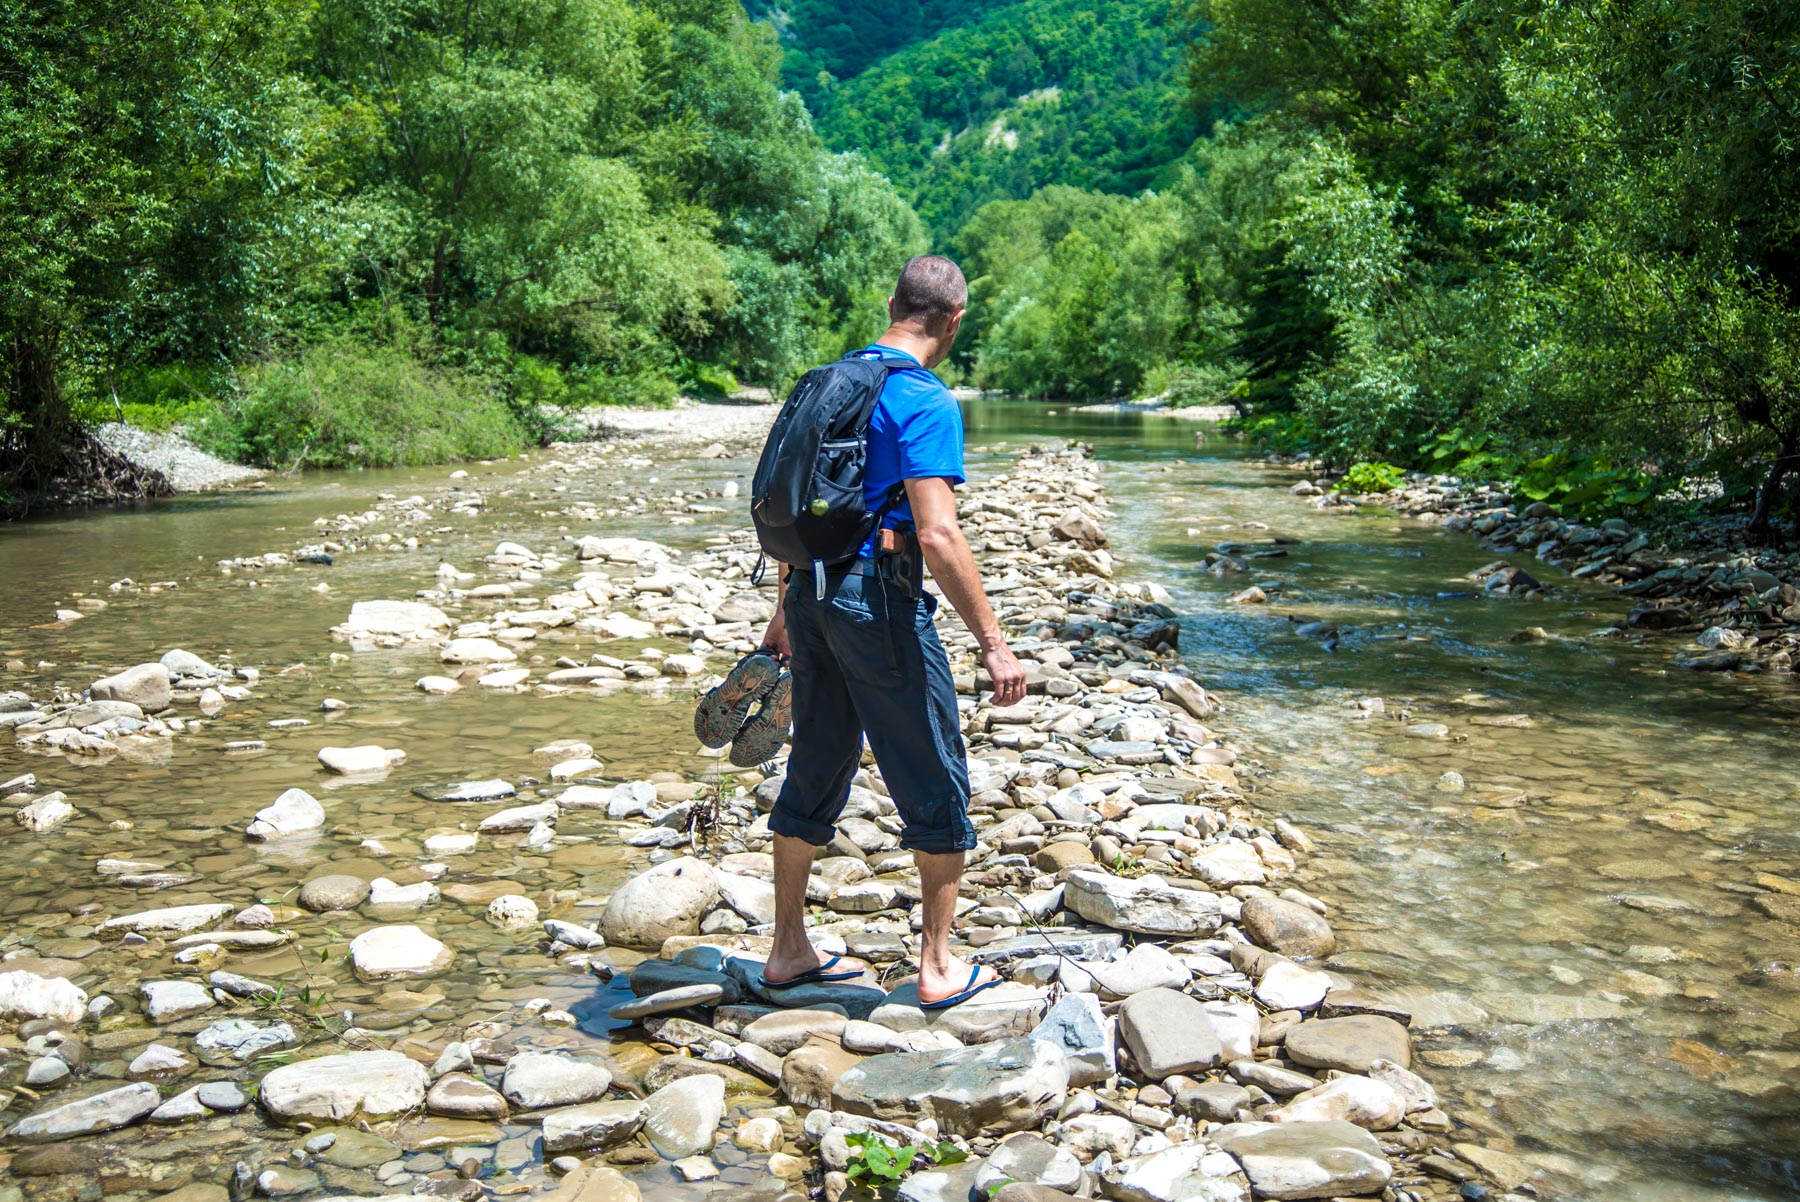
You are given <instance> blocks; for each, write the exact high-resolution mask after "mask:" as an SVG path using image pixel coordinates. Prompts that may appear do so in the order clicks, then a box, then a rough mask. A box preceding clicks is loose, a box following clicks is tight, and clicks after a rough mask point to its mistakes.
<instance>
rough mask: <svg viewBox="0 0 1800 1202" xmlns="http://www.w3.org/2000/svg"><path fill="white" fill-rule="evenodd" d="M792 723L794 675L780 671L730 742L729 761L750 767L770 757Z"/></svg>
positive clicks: (777, 748) (771, 757) (779, 747)
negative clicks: (755, 709) (750, 716)
mask: <svg viewBox="0 0 1800 1202" xmlns="http://www.w3.org/2000/svg"><path fill="white" fill-rule="evenodd" d="M793 724H794V678H793V677H792V676H790V675H788V674H787V673H786V672H783V673H782V674H781V679H780V680H777V681H776V682H775V687H774V688H772V689H770V690H769V695H768V696H767V697H764V698H763V703H762V708H760V709H758V710H757V711H756V716H755V717H754V718H752V719H750V721H748V722H746V723H744V729H742V730H740V731H738V735H737V738H735V739H733V740H732V741H731V762H732V763H733V764H736V765H737V766H738V767H739V768H754V767H756V765H758V764H761V763H766V762H767V761H769V760H772V759H774V758H775V753H776V752H777V751H780V750H781V744H782V743H783V742H784V741H785V740H786V739H787V737H788V728H789V727H791V726H792V725H793Z"/></svg>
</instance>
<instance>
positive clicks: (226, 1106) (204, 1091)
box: [194, 1081, 250, 1114]
mask: <svg viewBox="0 0 1800 1202" xmlns="http://www.w3.org/2000/svg"><path fill="white" fill-rule="evenodd" d="M194 1092H195V1094H196V1095H198V1096H199V1098H200V1104H201V1105H202V1106H204V1107H206V1108H207V1109H208V1110H217V1111H219V1112H220V1113H221V1114H236V1113H237V1112H238V1111H240V1110H242V1109H244V1107H246V1106H248V1105H250V1097H249V1095H247V1094H246V1093H245V1092H244V1091H243V1090H241V1089H239V1088H238V1087H237V1085H236V1084H235V1083H233V1082H231V1081H207V1082H205V1083H203V1084H201V1085H199V1086H197V1087H196V1088H195V1090H194Z"/></svg>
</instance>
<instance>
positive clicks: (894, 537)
mask: <svg viewBox="0 0 1800 1202" xmlns="http://www.w3.org/2000/svg"><path fill="white" fill-rule="evenodd" d="M906 537H907V536H906V535H904V534H902V533H900V532H899V531H898V530H894V529H892V528H890V527H887V526H883V527H882V528H881V529H880V530H878V531H876V532H875V549H876V550H877V551H885V552H887V553H888V554H889V555H898V554H899V553H900V552H902V551H904V550H905V549H906Z"/></svg>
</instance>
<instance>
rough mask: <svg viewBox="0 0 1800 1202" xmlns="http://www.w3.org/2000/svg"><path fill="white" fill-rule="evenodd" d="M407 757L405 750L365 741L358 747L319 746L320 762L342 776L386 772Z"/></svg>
mask: <svg viewBox="0 0 1800 1202" xmlns="http://www.w3.org/2000/svg"><path fill="white" fill-rule="evenodd" d="M405 758H406V753H405V752H404V751H400V750H398V749H393V750H390V749H389V748H386V747H378V746H376V745H375V744H374V743H364V744H362V745H360V746H357V747H321V748H319V763H321V764H323V765H324V766H325V767H326V768H327V769H329V770H330V771H332V772H336V773H338V774H340V775H342V776H354V775H356V774H357V773H361V772H386V771H387V770H388V769H389V768H392V767H393V766H394V765H395V764H398V763H399V762H400V761H401V760H404V759H405Z"/></svg>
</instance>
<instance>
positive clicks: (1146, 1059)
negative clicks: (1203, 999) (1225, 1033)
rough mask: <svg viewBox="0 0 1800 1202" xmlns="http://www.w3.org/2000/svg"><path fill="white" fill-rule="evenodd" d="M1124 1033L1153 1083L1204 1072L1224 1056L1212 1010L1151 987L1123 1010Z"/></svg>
mask: <svg viewBox="0 0 1800 1202" xmlns="http://www.w3.org/2000/svg"><path fill="white" fill-rule="evenodd" d="M1119 1034H1120V1035H1121V1036H1122V1037H1123V1038H1124V1040H1125V1043H1126V1046H1128V1047H1129V1048H1130V1049H1131V1055H1132V1058H1133V1059H1135V1060H1136V1061H1137V1063H1138V1068H1139V1069H1141V1070H1142V1071H1143V1074H1144V1076H1146V1077H1148V1078H1149V1079H1151V1080H1153V1081H1161V1080H1162V1079H1163V1078H1165V1077H1169V1076H1173V1075H1174V1074H1176V1073H1196V1072H1203V1071H1204V1070H1206V1069H1209V1068H1211V1067H1213V1066H1214V1065H1215V1064H1217V1063H1219V1061H1220V1059H1221V1058H1222V1057H1223V1056H1224V1048H1223V1047H1222V1046H1221V1045H1220V1043H1219V1036H1218V1034H1217V1033H1216V1032H1215V1031H1214V1030H1213V1025H1212V1016H1211V1015H1209V1014H1208V1013H1207V1012H1206V1008H1205V1007H1204V1006H1202V1005H1201V1004H1200V1002H1199V1001H1198V1000H1196V999H1194V998H1192V997H1189V996H1188V995H1187V994H1185V993H1177V992H1176V991H1175V990H1173V989H1147V990H1145V991H1144V992H1143V993H1137V994H1133V995H1132V996H1131V997H1129V998H1127V999H1126V1000H1125V1002H1124V1004H1123V1005H1121V1006H1120V1007H1119Z"/></svg>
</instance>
